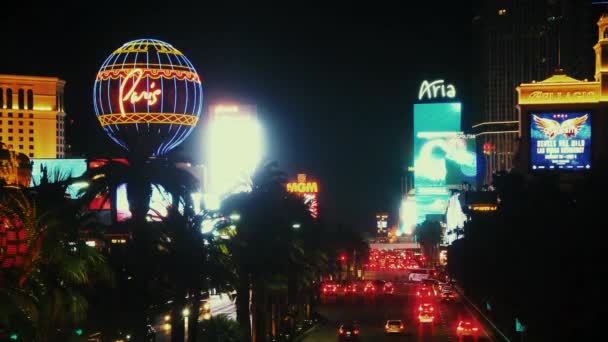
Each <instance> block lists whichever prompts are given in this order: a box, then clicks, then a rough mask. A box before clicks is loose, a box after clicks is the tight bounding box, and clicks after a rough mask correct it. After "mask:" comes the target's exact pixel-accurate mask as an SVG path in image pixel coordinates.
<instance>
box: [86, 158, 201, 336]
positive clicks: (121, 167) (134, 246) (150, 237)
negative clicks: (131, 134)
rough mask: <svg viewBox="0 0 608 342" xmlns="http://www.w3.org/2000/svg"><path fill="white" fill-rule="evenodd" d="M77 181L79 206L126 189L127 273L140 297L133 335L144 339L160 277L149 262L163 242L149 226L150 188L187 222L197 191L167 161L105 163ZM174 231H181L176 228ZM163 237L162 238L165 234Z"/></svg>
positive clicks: (185, 175) (194, 184)
mask: <svg viewBox="0 0 608 342" xmlns="http://www.w3.org/2000/svg"><path fill="white" fill-rule="evenodd" d="M81 178H82V180H83V181H87V182H88V183H89V186H88V187H87V188H86V193H85V195H84V196H83V197H82V199H81V201H82V203H83V205H86V204H88V203H90V202H91V201H92V200H93V199H94V198H95V197H97V196H100V195H101V196H103V197H104V200H109V198H110V197H111V196H113V195H114V194H116V191H117V189H118V188H119V187H120V186H122V185H125V186H126V190H127V201H128V204H129V211H130V212H131V214H132V215H131V219H130V220H128V222H127V228H128V233H129V234H130V236H131V239H129V244H130V246H129V249H130V253H132V254H131V255H134V256H135V257H134V258H131V260H130V261H131V263H132V265H131V266H132V267H131V271H132V273H133V274H134V277H133V278H134V279H133V280H134V281H133V282H132V283H133V285H134V286H135V287H136V288H138V289H140V290H141V292H140V295H139V296H137V300H138V301H139V303H137V304H136V305H137V306H138V307H139V309H138V312H139V314H138V316H139V323H137V324H136V333H135V335H136V336H144V335H145V334H146V326H147V323H148V318H147V315H148V314H147V311H148V308H149V307H150V304H151V301H152V297H158V293H157V294H156V295H151V291H153V289H152V288H151V286H150V285H151V284H156V283H158V281H156V282H155V281H153V280H154V279H157V280H158V278H159V276H160V274H159V273H158V269H155V267H157V265H153V264H151V263H150V262H149V259H150V258H156V257H157V256H158V255H157V254H158V249H157V248H158V246H160V245H162V238H163V233H162V232H161V230H162V227H159V225H151V223H150V222H149V221H150V215H149V213H150V200H151V196H152V191H153V187H158V188H159V189H164V190H165V191H166V192H167V193H169V194H170V195H171V198H172V205H171V209H172V210H175V212H177V210H178V209H179V208H182V210H183V213H181V214H180V215H183V216H185V217H186V218H187V219H186V220H188V218H191V217H192V216H193V213H194V208H193V207H192V198H191V196H190V194H191V193H192V192H194V191H196V190H197V189H198V187H199V184H198V181H197V180H196V179H195V178H194V176H192V175H191V174H190V173H189V172H188V171H186V170H184V169H182V168H179V167H177V166H176V164H175V163H172V162H170V161H168V160H165V159H145V158H135V157H134V158H130V159H129V161H128V163H125V162H120V161H114V160H109V161H108V162H107V163H106V164H105V165H103V166H101V167H98V168H94V169H90V170H89V171H87V172H86V173H85V174H84V175H83V176H82V177H81ZM153 226H154V227H156V228H153ZM163 227H166V225H164V226H163ZM176 227H178V229H182V228H183V227H182V226H179V225H177V226H176ZM184 229H185V228H184ZM164 235H165V237H166V231H165V234H164ZM138 261H139V262H138ZM154 291H156V290H154ZM180 292H181V291H180ZM180 304H183V300H177V301H176V304H175V306H176V309H175V311H176V312H177V310H179V312H180V313H181V310H182V309H183V306H182V307H181V308H179V309H177V306H178V305H180ZM180 334H183V330H180V329H175V331H174V332H173V335H174V336H176V338H179V337H177V335H180ZM182 336H183V335H182ZM182 340H183V337H182Z"/></svg>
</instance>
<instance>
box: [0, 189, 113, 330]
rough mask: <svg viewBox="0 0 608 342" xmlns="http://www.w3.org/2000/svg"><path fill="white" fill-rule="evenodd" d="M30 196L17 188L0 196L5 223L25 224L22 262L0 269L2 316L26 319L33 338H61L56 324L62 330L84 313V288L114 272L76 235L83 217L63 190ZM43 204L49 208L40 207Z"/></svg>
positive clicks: (13, 226)
mask: <svg viewBox="0 0 608 342" xmlns="http://www.w3.org/2000/svg"><path fill="white" fill-rule="evenodd" d="M31 196H32V194H26V193H24V192H23V191H20V190H16V191H13V192H12V193H10V194H8V195H7V196H5V197H4V198H2V199H0V217H2V218H3V219H4V222H5V224H6V225H7V227H8V229H20V230H21V229H24V230H25V232H26V237H27V249H26V254H25V262H24V263H23V266H22V267H18V268H13V269H10V270H2V271H0V272H2V274H1V275H0V278H2V282H3V286H2V287H1V289H0V297H2V298H1V299H0V301H2V303H4V305H2V307H3V308H4V309H6V310H7V311H4V312H3V314H4V315H5V316H4V317H3V319H2V320H0V321H4V322H8V323H9V324H11V325H12V324H14V323H15V321H17V322H19V321H21V322H22V323H26V325H29V327H30V328H31V331H30V336H29V337H30V338H31V339H32V340H34V341H37V342H44V341H52V340H54V339H57V338H60V339H64V338H65V336H64V337H63V338H62V337H59V336H58V334H59V333H58V331H59V329H60V328H61V329H63V331H64V332H65V331H66V330H65V328H67V327H69V326H71V325H73V324H75V323H78V322H82V321H83V320H84V319H85V317H86V313H87V310H88V302H87V299H86V297H85V293H86V292H85V291H86V289H87V288H90V287H91V286H93V285H95V283H96V282H97V281H99V280H102V281H108V282H111V281H112V273H111V271H110V269H109V268H108V266H107V264H106V261H105V258H104V257H103V256H102V255H101V254H100V253H99V252H97V251H96V250H95V249H94V248H92V247H89V246H87V245H86V244H85V241H83V240H82V239H80V238H79V234H78V229H79V227H81V223H82V222H83V221H84V220H86V219H87V218H86V217H84V216H80V215H78V214H77V213H76V212H75V211H74V208H73V207H72V206H70V205H69V203H67V202H66V201H65V199H64V198H63V194H61V197H59V198H55V200H54V201H53V203H39V202H37V201H36V199H35V198H32V197H31ZM40 197H42V198H45V197H44V196H40ZM46 198H47V199H48V197H46ZM45 207H46V208H53V210H47V211H41V210H40V209H39V208H45ZM6 304H8V305H6Z"/></svg>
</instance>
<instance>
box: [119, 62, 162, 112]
mask: <svg viewBox="0 0 608 342" xmlns="http://www.w3.org/2000/svg"><path fill="white" fill-rule="evenodd" d="M143 75H144V71H143V70H142V69H133V70H131V72H130V73H128V74H127V77H126V78H125V79H130V78H132V77H136V78H135V80H134V81H133V84H132V85H131V88H130V89H129V91H127V93H126V94H125V93H124V91H125V87H126V86H127V82H123V83H122V84H121V85H120V90H119V94H120V96H119V98H120V102H119V103H120V113H121V115H122V116H125V115H126V114H125V107H124V102H125V101H127V100H128V101H129V102H131V104H136V103H137V102H139V101H141V100H142V99H144V100H146V101H148V106H152V105H154V104H155V103H156V102H158V95H160V93H161V90H160V89H154V88H155V87H156V83H155V82H152V83H150V89H151V90H152V91H151V92H147V91H142V92H141V93H140V94H137V91H135V88H137V86H138V85H139V82H141V79H142V77H143Z"/></svg>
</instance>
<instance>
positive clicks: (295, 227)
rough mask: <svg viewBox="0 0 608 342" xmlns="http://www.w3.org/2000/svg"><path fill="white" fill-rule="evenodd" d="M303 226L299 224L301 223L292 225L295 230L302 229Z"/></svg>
mask: <svg viewBox="0 0 608 342" xmlns="http://www.w3.org/2000/svg"><path fill="white" fill-rule="evenodd" d="M301 226H302V225H301V224H299V223H294V224H293V225H292V227H293V228H294V229H300V227H301Z"/></svg>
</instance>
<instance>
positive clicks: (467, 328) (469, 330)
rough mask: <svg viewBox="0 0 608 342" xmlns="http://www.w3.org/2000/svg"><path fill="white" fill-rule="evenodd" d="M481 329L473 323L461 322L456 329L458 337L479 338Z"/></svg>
mask: <svg viewBox="0 0 608 342" xmlns="http://www.w3.org/2000/svg"><path fill="white" fill-rule="evenodd" d="M478 333H479V328H478V327H477V325H475V323H473V322H472V321H468V320H466V321H460V322H458V327H456V335H458V337H461V336H477V334H478Z"/></svg>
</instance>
